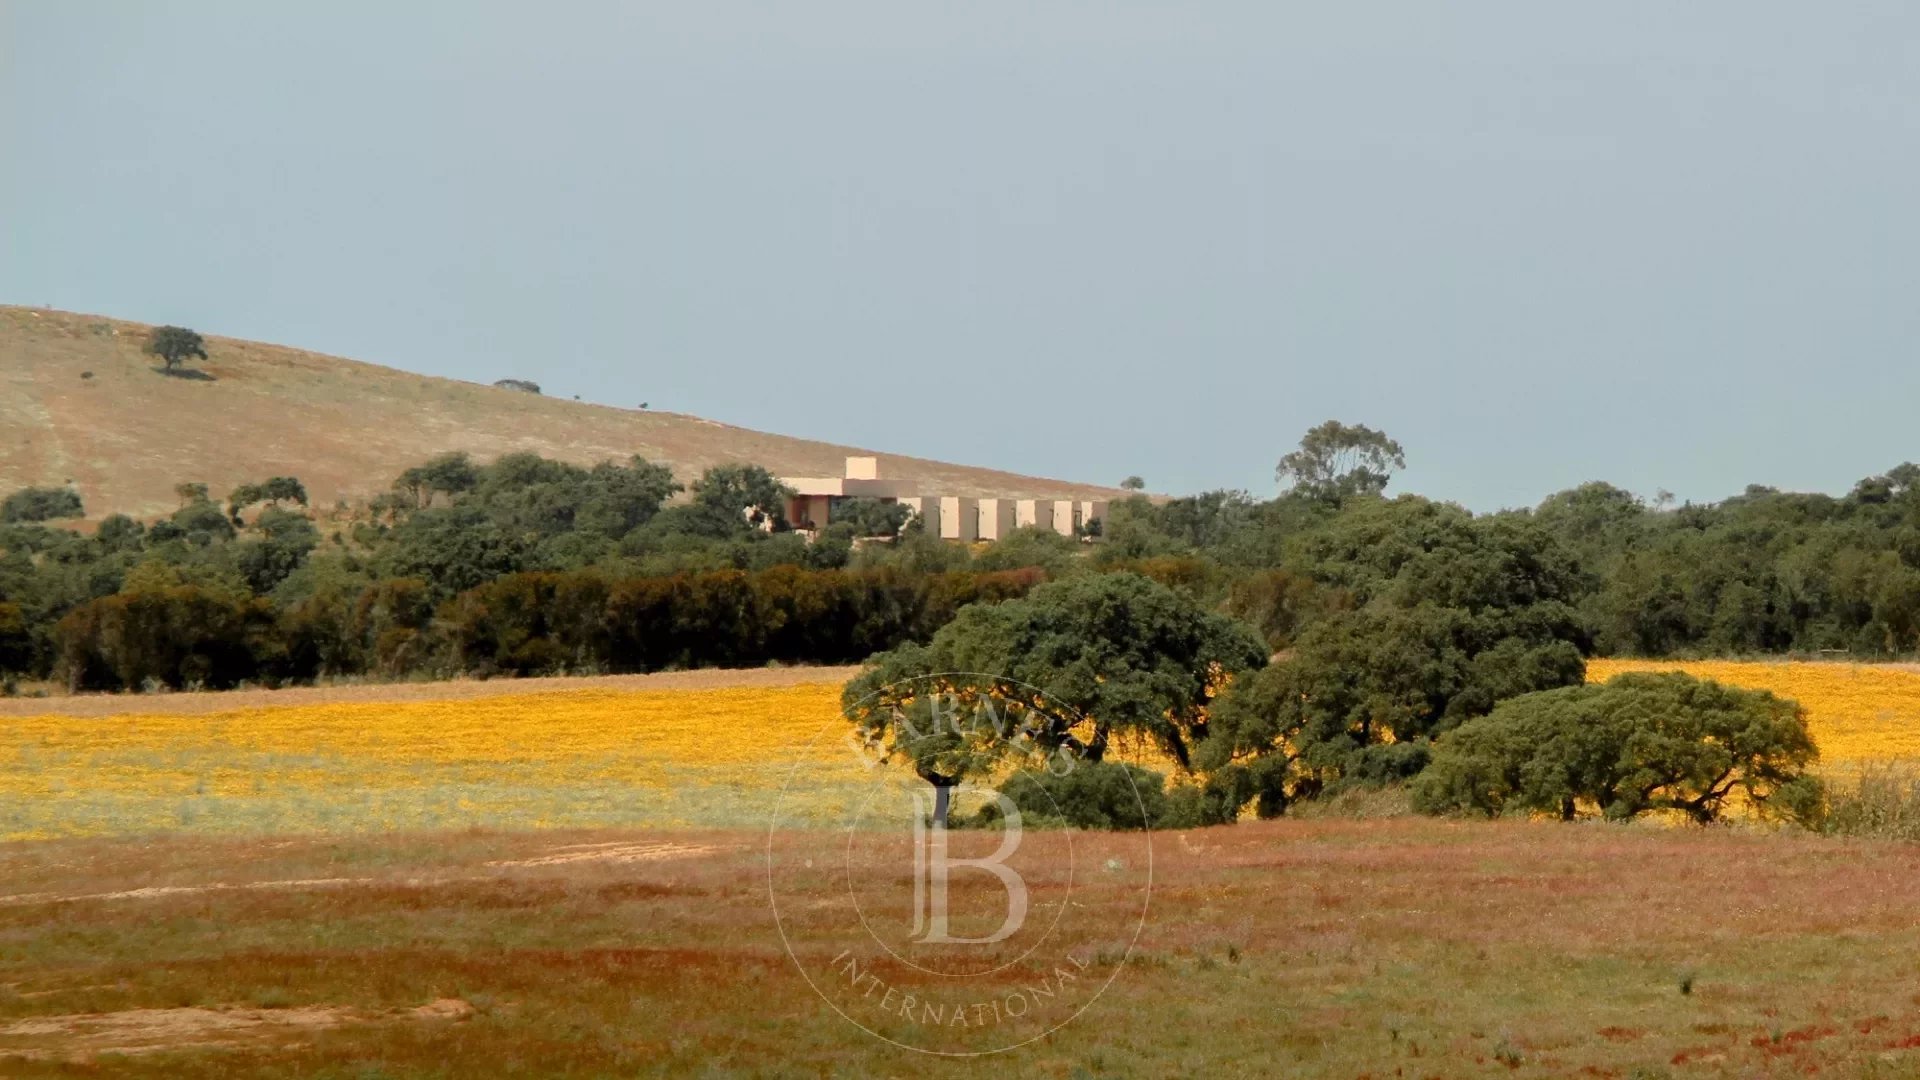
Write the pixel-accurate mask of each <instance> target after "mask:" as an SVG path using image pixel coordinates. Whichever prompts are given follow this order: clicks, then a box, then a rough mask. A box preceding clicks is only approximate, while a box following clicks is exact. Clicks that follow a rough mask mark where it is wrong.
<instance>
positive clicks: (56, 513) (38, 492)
mask: <svg viewBox="0 0 1920 1080" xmlns="http://www.w3.org/2000/svg"><path fill="white" fill-rule="evenodd" d="M85 513H86V510H85V509H84V508H83V507H82V506H81V504H80V493H79V492H77V491H75V490H73V489H72V488H50V487H48V488H43V487H26V488H21V489H20V490H19V491H16V492H14V493H13V494H11V495H9V496H7V497H6V500H5V501H4V502H0V522H5V523H9V524H12V523H15V522H28V521H51V520H54V519H56V518H77V517H80V516H81V515H83V514H85Z"/></svg>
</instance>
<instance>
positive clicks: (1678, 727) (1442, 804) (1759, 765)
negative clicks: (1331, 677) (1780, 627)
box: [1413, 672, 1819, 823]
mask: <svg viewBox="0 0 1920 1080" xmlns="http://www.w3.org/2000/svg"><path fill="white" fill-rule="evenodd" d="M1818 756H1819V752H1818V750H1817V749H1816V748H1815V746H1814V742H1813V739H1812V737H1811V736H1810V735H1809V734H1808V733H1807V723H1806V714H1805V712H1804V711H1803V710H1802V709H1801V708H1800V707H1799V705H1797V704H1796V703H1794V702H1792V701H1788V700H1785V699H1783V698H1778V697H1775V696H1774V695H1773V694H1771V693H1769V692H1767V691H1764V690H1742V689H1738V688H1735V687H1730V686H1723V685H1721V684H1719V683H1716V682H1713V681H1711V680H1702V679H1696V678H1693V677H1692V676H1690V675H1685V674H1682V673H1680V672H1663V673H1633V674H1627V675H1620V676H1616V677H1615V678H1614V679H1612V680H1611V681H1609V682H1607V683H1606V684H1605V685H1601V686H1571V687H1565V688H1562V689H1558V690H1549V691H1544V692H1541V693H1535V694H1527V695H1524V696H1521V697H1516V698H1513V699H1512V700H1510V701H1506V702H1504V703H1502V704H1501V705H1500V706H1499V707H1497V708H1495V709H1494V710H1493V711H1492V712H1491V713H1489V714H1488V715H1486V716H1483V717H1480V718H1478V719H1475V720H1471V721H1469V722H1467V723H1466V724H1464V725H1462V726H1461V727H1460V728H1459V729H1458V730H1456V731H1454V732H1452V733H1450V734H1449V735H1447V736H1446V737H1445V738H1443V739H1441V740H1440V741H1439V743H1438V744H1437V745H1436V746H1435V748H1434V755H1433V763H1432V764H1431V765H1429V766H1428V768H1427V770H1426V771H1425V772H1424V773H1422V774H1421V775H1420V777H1419V778H1418V779H1417V780H1416V781H1415V782H1414V786H1413V794H1414V803H1415V806H1416V807H1418V808H1420V809H1422V810H1426V811H1428V812H1430V813H1447V812H1457V813H1482V814H1487V815H1489V816H1492V815H1498V814H1502V813H1539V814H1553V815H1557V816H1559V817H1561V818H1562V819H1565V820H1572V819H1574V818H1575V817H1577V816H1579V815H1580V814H1581V813H1582V812H1589V813H1597V814H1599V815H1601V816H1603V817H1606V818H1608V819H1614V820H1619V819H1625V818H1630V817H1633V816H1635V815H1637V814H1641V813H1645V812H1647V811H1655V810H1672V811H1679V812H1681V813H1684V814H1686V815H1687V816H1688V817H1689V818H1691V819H1692V820H1694V821H1697V822H1702V823H1705V822H1711V821H1713V820H1715V819H1716V818H1718V817H1719V816H1720V814H1721V813H1722V811H1723V810H1724V809H1725V807H1726V805H1727V802H1728V799H1729V798H1730V797H1731V796H1732V795H1733V794H1734V793H1735V792H1740V793H1743V794H1744V795H1745V797H1746V801H1747V803H1748V805H1750V806H1754V807H1757V808H1761V809H1765V808H1767V806H1768V803H1769V800H1771V799H1773V798H1774V797H1775V796H1776V795H1777V794H1779V793H1780V792H1781V791H1782V789H1783V788H1785V787H1786V786H1787V785H1789V784H1792V783H1794V782H1795V781H1797V780H1799V779H1800V777H1801V775H1802V773H1803V772H1804V770H1805V769H1806V768H1807V767H1808V766H1809V765H1811V764H1812V763H1813V762H1814V761H1815V760H1816V759H1817V758H1818Z"/></svg>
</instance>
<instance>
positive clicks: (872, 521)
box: [827, 495, 913, 537]
mask: <svg viewBox="0 0 1920 1080" xmlns="http://www.w3.org/2000/svg"><path fill="white" fill-rule="evenodd" d="M912 516H913V511H912V510H910V509H908V508H907V507H906V506H905V505H904V504H902V503H897V502H882V501H880V500H879V499H873V498H868V497H867V496H864V495H851V496H847V497H845V498H837V499H834V500H833V503H832V505H831V506H830V507H829V508H828V510H827V520H828V522H829V523H836V524H837V523H839V522H845V523H846V524H847V525H849V526H851V527H852V529H853V535H855V536H885V537H896V536H899V535H900V530H901V528H903V527H904V526H905V525H906V524H907V519H908V518H910V517H912Z"/></svg>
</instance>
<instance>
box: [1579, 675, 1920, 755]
mask: <svg viewBox="0 0 1920 1080" xmlns="http://www.w3.org/2000/svg"><path fill="white" fill-rule="evenodd" d="M1628 671H1684V672H1686V673H1687V674H1689V675H1693V676H1695V677H1697V678H1702V679H1713V680H1714V681H1716V682H1722V683H1726V684H1727V685H1729V686H1743V687H1747V688H1748V689H1753V690H1771V691H1773V692H1774V693H1775V694H1778V695H1779V696H1781V697H1786V698H1792V699H1793V700H1795V701H1798V702H1799V703H1800V704H1801V705H1802V706H1804V707H1805V708H1806V710H1807V726H1808V728H1809V729H1811V730H1812V732H1813V738H1814V742H1815V743H1816V744H1818V745H1819V747H1820V760H1821V764H1822V766H1823V767H1825V768H1827V769H1842V770H1844V769H1847V768H1851V767H1857V766H1859V765H1861V764H1863V763H1866V762H1884V761H1903V760H1920V672H1915V671H1912V670H1909V669H1905V668H1900V667H1893V666H1888V665H1873V664H1837V663H1809V662H1793V661H1779V662H1774V661H1736V660H1701V661H1688V662H1676V661H1667V660H1590V661H1588V662H1587V681H1589V682H1605V681H1606V680H1608V679H1611V678H1613V677H1614V676H1615V675H1619V674H1621V673H1622V672H1628Z"/></svg>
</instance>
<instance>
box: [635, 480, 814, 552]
mask: <svg viewBox="0 0 1920 1080" xmlns="http://www.w3.org/2000/svg"><path fill="white" fill-rule="evenodd" d="M792 494H793V492H792V491H791V490H789V489H788V488H787V487H786V485H784V484H782V483H780V481H779V480H778V479H777V478H776V477H775V476H774V475H773V474H772V473H770V472H768V471H767V470H765V469H763V468H761V467H760V466H758V465H715V466H714V467H712V468H710V469H708V470H707V471H706V472H704V473H702V474H700V479H698V480H695V481H694V482H693V499H692V501H691V502H688V503H685V504H682V505H679V506H673V507H669V508H668V509H666V510H664V511H662V512H661V513H660V514H659V515H658V517H657V518H655V521H656V522H657V523H658V527H659V528H660V530H661V531H663V532H668V533H690V534H692V535H694V536H704V537H707V538H709V539H714V540H727V539H737V538H744V537H750V536H751V535H752V534H753V533H755V532H760V531H767V532H785V531H787V529H788V528H789V525H788V523H787V515H786V505H787V499H788V497H789V496H791V495H792Z"/></svg>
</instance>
